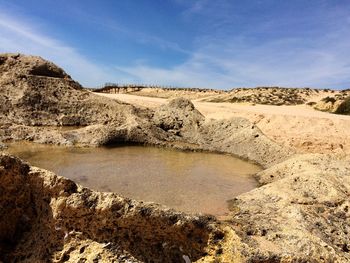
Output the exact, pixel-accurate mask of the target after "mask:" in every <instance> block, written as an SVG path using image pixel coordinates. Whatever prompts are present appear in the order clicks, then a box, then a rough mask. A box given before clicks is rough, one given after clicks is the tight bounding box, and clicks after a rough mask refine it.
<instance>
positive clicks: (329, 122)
mask: <svg viewBox="0 0 350 263" xmlns="http://www.w3.org/2000/svg"><path fill="white" fill-rule="evenodd" d="M96 94H98V95H101V96H105V97H108V98H112V99H118V100H121V101H125V102H128V103H131V104H134V105H138V106H143V107H150V108H156V107H158V106H159V105H161V104H164V103H166V102H167V100H166V99H163V98H155V97H144V96H136V95H130V94H106V93H96ZM193 103H194V105H195V106H196V108H197V109H198V110H199V111H200V112H201V113H202V114H203V115H204V116H205V117H206V118H209V119H210V118H212V119H228V118H231V117H244V118H247V119H249V120H250V121H252V122H253V123H255V124H257V126H258V127H259V128H260V129H261V130H262V131H263V132H264V133H265V134H266V135H267V136H268V137H270V138H271V139H273V140H275V141H276V142H278V143H279V144H281V145H285V146H289V147H293V148H296V150H297V151H299V152H304V153H339V154H345V153H346V154H349V153H350V141H349V140H348V138H350V129H349V128H348V127H350V116H347V115H337V114H332V113H328V112H321V111H317V110H314V109H313V108H312V107H309V106H306V105H295V106H294V105H293V106H274V105H251V104H244V103H224V102H222V103H211V102H202V101H200V100H193Z"/></svg>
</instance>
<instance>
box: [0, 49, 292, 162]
mask: <svg viewBox="0 0 350 263" xmlns="http://www.w3.org/2000/svg"><path fill="white" fill-rule="evenodd" d="M0 57H1V61H2V62H1V64H0V90H1V92H0V100H2V101H4V104H3V105H5V106H4V107H3V108H2V109H1V115H0V127H1V129H0V139H2V140H4V141H6V140H30V141H34V142H39V143H54V144H63V145H76V146H79V145H80V146H100V145H105V144H111V143H141V144H152V145H160V146H165V147H176V148H180V149H186V150H208V151H217V152H225V153H231V154H235V155H237V156H239V157H242V158H245V159H249V160H252V161H254V162H256V163H259V164H261V165H263V166H268V165H270V164H273V163H276V162H279V161H281V160H284V159H285V158H286V157H287V156H289V155H290V154H291V152H292V151H290V150H289V149H284V148H282V147H280V146H278V145H277V144H276V143H274V142H273V141H271V140H269V139H268V138H267V137H266V136H265V135H263V134H262V133H261V131H260V130H259V129H258V128H257V127H256V126H255V125H253V124H251V123H250V122H249V121H247V120H244V119H241V118H237V119H232V120H230V121H221V122H218V121H207V122H206V121H205V118H204V116H203V115H202V114H201V113H200V112H199V111H198V110H196V109H195V107H194V106H193V104H192V102H190V101H189V100H187V99H182V98H177V99H174V100H172V101H170V102H169V104H168V105H165V106H161V107H160V108H158V109H156V110H155V111H154V110H150V109H144V108H142V109H141V108H136V107H134V106H132V105H129V104H125V103H122V102H119V101H116V100H111V99H108V98H105V97H101V96H97V95H95V94H93V93H91V92H89V91H86V90H84V89H82V88H81V86H80V85H79V84H78V83H76V82H75V81H73V80H72V79H71V78H70V76H69V75H67V74H66V73H65V72H64V71H63V70H62V69H61V68H59V67H57V66H56V65H54V64H52V63H51V62H48V61H46V60H44V59H42V58H40V57H33V56H24V55H19V54H4V55H1V56H0Z"/></svg>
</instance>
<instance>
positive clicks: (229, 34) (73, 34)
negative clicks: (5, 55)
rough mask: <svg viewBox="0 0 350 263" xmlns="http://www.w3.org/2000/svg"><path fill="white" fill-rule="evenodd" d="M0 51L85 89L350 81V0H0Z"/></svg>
mask: <svg viewBox="0 0 350 263" xmlns="http://www.w3.org/2000/svg"><path fill="white" fill-rule="evenodd" d="M0 52H21V53H26V54H34V55H40V56H42V57H44V58H47V59H49V60H52V61H54V62H55V63H57V64H58V65H60V66H62V67H63V68H64V69H65V70H66V71H67V72H68V73H69V74H71V75H72V77H73V78H75V79H76V80H78V81H79V82H81V83H82V84H83V85H86V86H89V87H96V86H99V85H102V84H103V83H105V82H116V83H139V84H159V85H172V86H181V87H202V88H218V89H230V88H234V87H254V86H275V85H276V86H284V87H316V88H334V89H342V88H350V1H348V0H343V1H337V0H332V1H323V0H318V1H316V0H308V1H306V0H291V1H284V0H279V1H278V0H264V1H258V0H251V1H243V0H241V1H235V0H216V1H213V0H118V1H112V0H110V1H93V0H85V1H82V0H81V1H78V0H76V1H72V0H70V1H68V0H60V1H52V0H40V1H39V0H17V1H4V0H0Z"/></svg>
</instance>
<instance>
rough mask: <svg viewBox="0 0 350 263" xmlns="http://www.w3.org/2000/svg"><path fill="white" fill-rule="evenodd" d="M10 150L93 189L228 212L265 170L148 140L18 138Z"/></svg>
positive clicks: (189, 208) (199, 209) (184, 208)
mask: <svg viewBox="0 0 350 263" xmlns="http://www.w3.org/2000/svg"><path fill="white" fill-rule="evenodd" d="M8 151H9V152H10V153H12V154H15V155H17V156H19V157H21V158H22V159H24V160H26V161H28V162H30V163H31V164H32V165H35V166H39V167H42V168H45V169H48V170H51V171H53V172H55V173H56V174H58V175H62V176H65V177H68V178H70V179H73V180H74V181H76V182H78V183H80V184H81V185H84V186H87V187H89V188H91V189H95V190H99V191H105V192H116V193H119V194H121V195H124V196H127V197H130V198H133V199H137V200H144V201H151V202H157V203H160V204H164V205H167V206H169V207H172V208H175V209H178V210H180V211H184V212H202V213H209V214H213V215H216V216H222V215H225V214H226V213H227V212H228V209H227V203H226V201H227V200H229V199H232V198H233V197H235V196H237V195H239V194H241V193H244V192H247V191H249V190H252V189H253V188H255V187H257V182H256V181H255V180H254V178H253V177H252V174H254V173H256V172H258V171H260V168H259V167H258V166H256V165H253V164H251V163H249V162H246V161H242V160H240V159H238V158H235V157H232V156H228V155H222V154H213V153H198V152H197V153H196V152H180V151H175V150H169V149H162V148H155V147H143V146H118V147H103V148H66V147H59V146H47V145H40V144H32V143H13V144H11V145H10V148H9V149H8Z"/></svg>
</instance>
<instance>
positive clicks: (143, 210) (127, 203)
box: [0, 154, 239, 262]
mask: <svg viewBox="0 0 350 263" xmlns="http://www.w3.org/2000/svg"><path fill="white" fill-rule="evenodd" d="M0 167H1V169H0V190H1V191H0V208H1V214H0V260H2V261H5V262H18V261H21V262H48V261H52V262H77V260H81V259H83V258H85V259H87V260H88V259H90V260H97V261H98V262H113V261H116V262H181V261H182V260H183V256H184V255H186V256H187V257H189V258H190V259H191V260H192V261H196V260H202V262H208V261H210V260H213V258H212V257H213V256H214V255H218V258H220V257H221V256H220V255H219V254H220V253H222V252H218V251H223V250H224V249H226V248H224V247H223V245H224V244H225V242H224V240H223V239H224V237H225V235H226V232H225V231H226V230H224V228H223V227H222V226H221V224H220V223H219V222H218V221H216V220H215V219H214V218H213V217H209V216H202V215H186V214H184V213H180V212H176V211H174V210H172V209H168V208H166V207H161V206H159V205H156V204H152V203H143V202H138V201H134V200H130V199H128V198H124V197H122V196H119V195H117V194H114V193H98V192H94V191H91V190H89V189H86V188H83V187H81V186H79V185H76V184H75V183H74V182H73V181H71V180H68V179H65V178H63V177H59V176H56V175H55V174H53V173H51V172H48V171H45V170H43V169H40V168H36V167H30V166H29V165H28V164H26V163H24V162H22V161H21V160H19V159H18V158H15V157H12V156H9V155H4V154H2V155H0ZM232 235H234V233H233V232H231V233H230V240H231V241H232V240H233V239H234V238H237V236H236V237H233V236H232ZM219 242H222V244H220V243H219ZM237 242H239V240H238V239H237ZM226 247H227V245H226ZM229 255H231V256H229ZM225 257H226V258H234V257H235V255H234V253H232V249H230V251H227V252H226V253H225Z"/></svg>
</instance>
